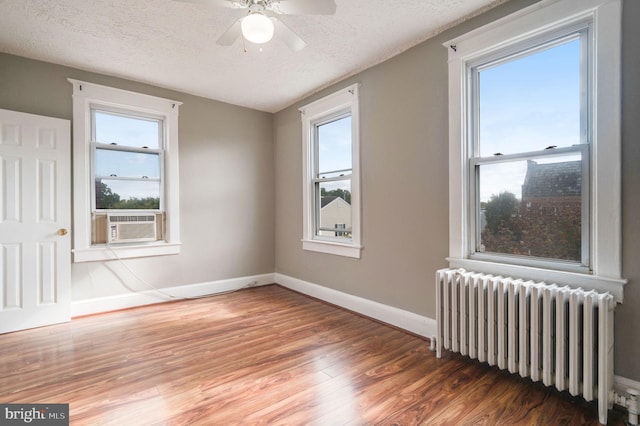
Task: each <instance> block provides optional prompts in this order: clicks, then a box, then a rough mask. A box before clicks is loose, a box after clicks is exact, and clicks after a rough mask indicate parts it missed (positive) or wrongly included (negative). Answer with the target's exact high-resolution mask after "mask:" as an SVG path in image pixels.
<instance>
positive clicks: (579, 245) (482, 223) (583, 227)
mask: <svg viewBox="0 0 640 426" xmlns="http://www.w3.org/2000/svg"><path fill="white" fill-rule="evenodd" d="M620 14H621V5H620V1H619V0H588V1H584V0H561V1H559V2H545V1H543V2H540V3H539V4H536V5H534V6H531V7H529V8H526V9H523V10H521V11H520V12H517V13H516V14H514V15H512V16H509V17H506V18H503V19H501V20H499V21H497V22H494V23H493V24H490V25H487V26H485V27H483V28H480V29H477V30H475V31H472V32H471V33H469V34H466V35H463V36H461V37H458V38H457V39H455V40H451V41H449V42H447V43H445V46H446V47H447V48H448V49H449V111H450V113H449V116H450V131H449V135H450V142H449V146H450V151H449V152H450V168H449V170H450V258H449V262H450V265H451V266H453V267H464V268H468V269H472V270H479V271H481V272H489V273H500V274H508V275H513V276H522V277H525V278H531V279H541V280H557V281H558V282H565V283H567V284H573V283H576V284H578V285H583V286H585V287H589V286H591V287H592V288H598V289H606V290H612V291H613V292H614V293H615V292H617V291H620V292H621V288H622V287H621V285H622V284H624V282H625V281H624V280H622V279H621V278H620V273H621V266H620V180H619V175H620V173H619V172H620V161H619V155H620V135H619V120H620V110H619V99H620V95H619V91H620V78H619V70H620V53H619V52H620ZM605 188H606V189H605ZM585 283H586V284H585ZM620 294H621V293H620Z"/></svg>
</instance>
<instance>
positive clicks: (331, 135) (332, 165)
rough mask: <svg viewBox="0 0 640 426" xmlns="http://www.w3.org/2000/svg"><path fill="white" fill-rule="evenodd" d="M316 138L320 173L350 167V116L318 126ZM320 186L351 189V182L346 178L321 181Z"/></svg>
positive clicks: (331, 188)
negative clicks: (336, 180)
mask: <svg viewBox="0 0 640 426" xmlns="http://www.w3.org/2000/svg"><path fill="white" fill-rule="evenodd" d="M318 139H319V144H318V157H319V158H318V166H319V171H320V172H321V173H322V172H330V171H334V170H344V169H351V167H352V161H351V116H348V117H343V118H340V119H338V120H335V121H332V122H329V123H326V124H323V125H321V126H319V127H318ZM344 173H345V174H349V173H350V172H344ZM338 174H340V173H338ZM329 176H335V174H331V175H329ZM321 187H322V188H325V189H326V190H327V191H331V190H333V189H338V188H341V189H344V190H347V191H351V183H350V181H348V180H347V181H342V182H341V181H338V182H327V183H323V184H322V185H321Z"/></svg>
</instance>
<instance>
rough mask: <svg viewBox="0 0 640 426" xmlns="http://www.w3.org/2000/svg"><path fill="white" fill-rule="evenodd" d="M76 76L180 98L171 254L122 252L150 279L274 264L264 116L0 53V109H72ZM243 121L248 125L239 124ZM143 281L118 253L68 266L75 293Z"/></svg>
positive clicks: (200, 276) (242, 271)
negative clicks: (176, 237)
mask: <svg viewBox="0 0 640 426" xmlns="http://www.w3.org/2000/svg"><path fill="white" fill-rule="evenodd" d="M67 78H75V79H79V80H84V81H88V82H92V83H98V84H103V85H106V86H111V87H117V88H121V89H125V90H131V91H135V92H140V93H146V94H150V95H154V96H160V97H165V98H169V99H174V100H178V101H182V102H184V104H183V105H182V106H181V107H180V121H179V126H180V127H179V131H180V145H179V156H180V166H179V167H180V222H181V238H182V243H183V245H182V251H181V253H180V254H179V255H174V256H158V257H149V258H143V259H131V260H126V263H127V265H129V267H130V268H131V269H132V270H133V271H134V272H136V273H137V274H138V275H139V276H140V277H141V278H143V279H144V280H146V281H148V282H149V283H150V284H152V285H154V286H157V287H170V286H179V285H186V284H196V283H201V282H209V281H217V280H223V279H228V278H238V277H243V276H249V275H257V274H263V273H271V272H273V265H274V253H273V247H274V212H275V210H274V201H273V199H274V189H273V185H272V182H273V141H272V128H273V125H272V118H273V117H272V115H271V114H268V113H263V112H258V111H254V110H250V109H247V108H241V107H236V106H233V105H228V104H224V103H221V102H216V101H212V100H208V99H204V98H199V97H196V96H191V95H186V94H183V93H178V92H173V91H170V90H164V89H161V88H158V87H152V86H148V85H144V84H139V83H134V82H131V81H126V80H121V79H117V78H111V77H106V76H103V75H99V74H94V73H89V72H84V71H79V70H77V69H72V68H67V67H62V66H58V65H53V64H49V63H44V62H38V61H33V60H29V59H25V58H20V57H17V56H11V55H6V54H0V108H3V109H10V110H15V111H22V112H28V113H32V114H40V115H47V116H51V117H58V118H64V119H69V120H70V119H71V118H72V97H71V95H72V86H71V84H70V83H68V82H67ZM248 123H249V124H248ZM129 288H131V289H132V290H149V288H148V287H147V286H145V285H144V284H141V283H140V282H138V281H137V280H135V279H134V278H133V277H132V276H131V275H130V274H129V273H128V271H126V269H124V268H123V267H122V265H120V264H119V263H118V262H115V261H111V262H90V263H77V264H73V265H72V297H73V300H74V301H79V300H83V299H91V298H95V297H102V296H110V295H116V294H125V293H129V292H130V290H129Z"/></svg>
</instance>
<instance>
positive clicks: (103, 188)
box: [96, 180, 120, 209]
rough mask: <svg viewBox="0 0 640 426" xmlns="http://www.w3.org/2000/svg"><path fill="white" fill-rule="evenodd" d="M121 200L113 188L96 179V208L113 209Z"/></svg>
mask: <svg viewBox="0 0 640 426" xmlns="http://www.w3.org/2000/svg"><path fill="white" fill-rule="evenodd" d="M119 202H120V195H118V194H115V193H114V192H113V191H111V188H109V187H108V186H107V184H106V183H103V182H102V181H100V180H96V208H97V209H111V208H113V207H111V206H113V205H115V204H117V203H119Z"/></svg>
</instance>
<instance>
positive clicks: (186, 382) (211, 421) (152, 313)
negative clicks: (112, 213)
mask: <svg viewBox="0 0 640 426" xmlns="http://www.w3.org/2000/svg"><path fill="white" fill-rule="evenodd" d="M428 346H429V344H428V341H427V340H424V339H421V338H419V337H416V336H413V335H410V334H407V333H404V332H402V331H400V330H397V329H394V328H392V327H389V326H386V325H383V324H380V323H378V322H375V321H372V320H369V319H367V318H364V317H361V316H358V315H356V314H353V313H351V312H348V311H345V310H342V309H340V308H337V307H334V306H331V305H328V304H325V303H323V302H320V301H317V300H315V299H311V298H308V297H306V296H304V295H301V294H298V293H295V292H292V291H289V290H287V289H285V288H282V287H280V286H277V285H270V286H264V287H258V288H252V289H247V290H242V291H238V292H235V293H230V294H225V295H219V296H212V297H208V298H203V299H196V300H186V301H180V302H173V303H165V304H161V305H154V306H147V307H141V308H135V309H129V310H124V311H118V312H112V313H107V314H101V315H95V316H89V317H84V318H79V319H75V320H73V321H72V322H70V323H67V324H61V325H55V326H51V327H45V328H40V329H34V330H26V331H21V332H16V333H10V334H5V335H0V402H1V403H69V404H70V418H71V424H72V425H117V426H121V425H135V426H144V425H233V424H251V425H260V424H265V425H266V424H269V425H271V424H279V425H349V426H355V425H417V424H425V425H444V424H451V425H462V424H473V425H479V424H485V425H494V424H504V425H515V424H527V425H529V424H538V425H555V424H558V425H561V424H562V425H565V424H566V425H578V424H580V425H597V424H598V421H597V410H596V407H595V405H594V404H587V403H585V402H584V401H582V402H581V401H579V400H574V399H571V398H570V397H569V396H568V395H567V394H565V393H560V392H557V391H555V390H553V389H548V388H546V387H543V386H541V385H539V384H534V383H531V382H530V381H527V380H524V379H521V378H519V377H517V376H514V375H511V374H508V373H505V372H501V371H498V370H496V369H494V368H490V367H488V366H486V365H482V364H479V363H477V362H474V361H471V360H468V359H466V358H464V357H460V356H456V355H452V354H448V355H447V356H446V357H444V358H443V359H437V358H436V357H435V354H434V353H432V352H430V351H429V350H428ZM609 413H610V415H609V424H611V425H622V424H624V416H623V413H621V412H618V411H615V410H610V412H609Z"/></svg>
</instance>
